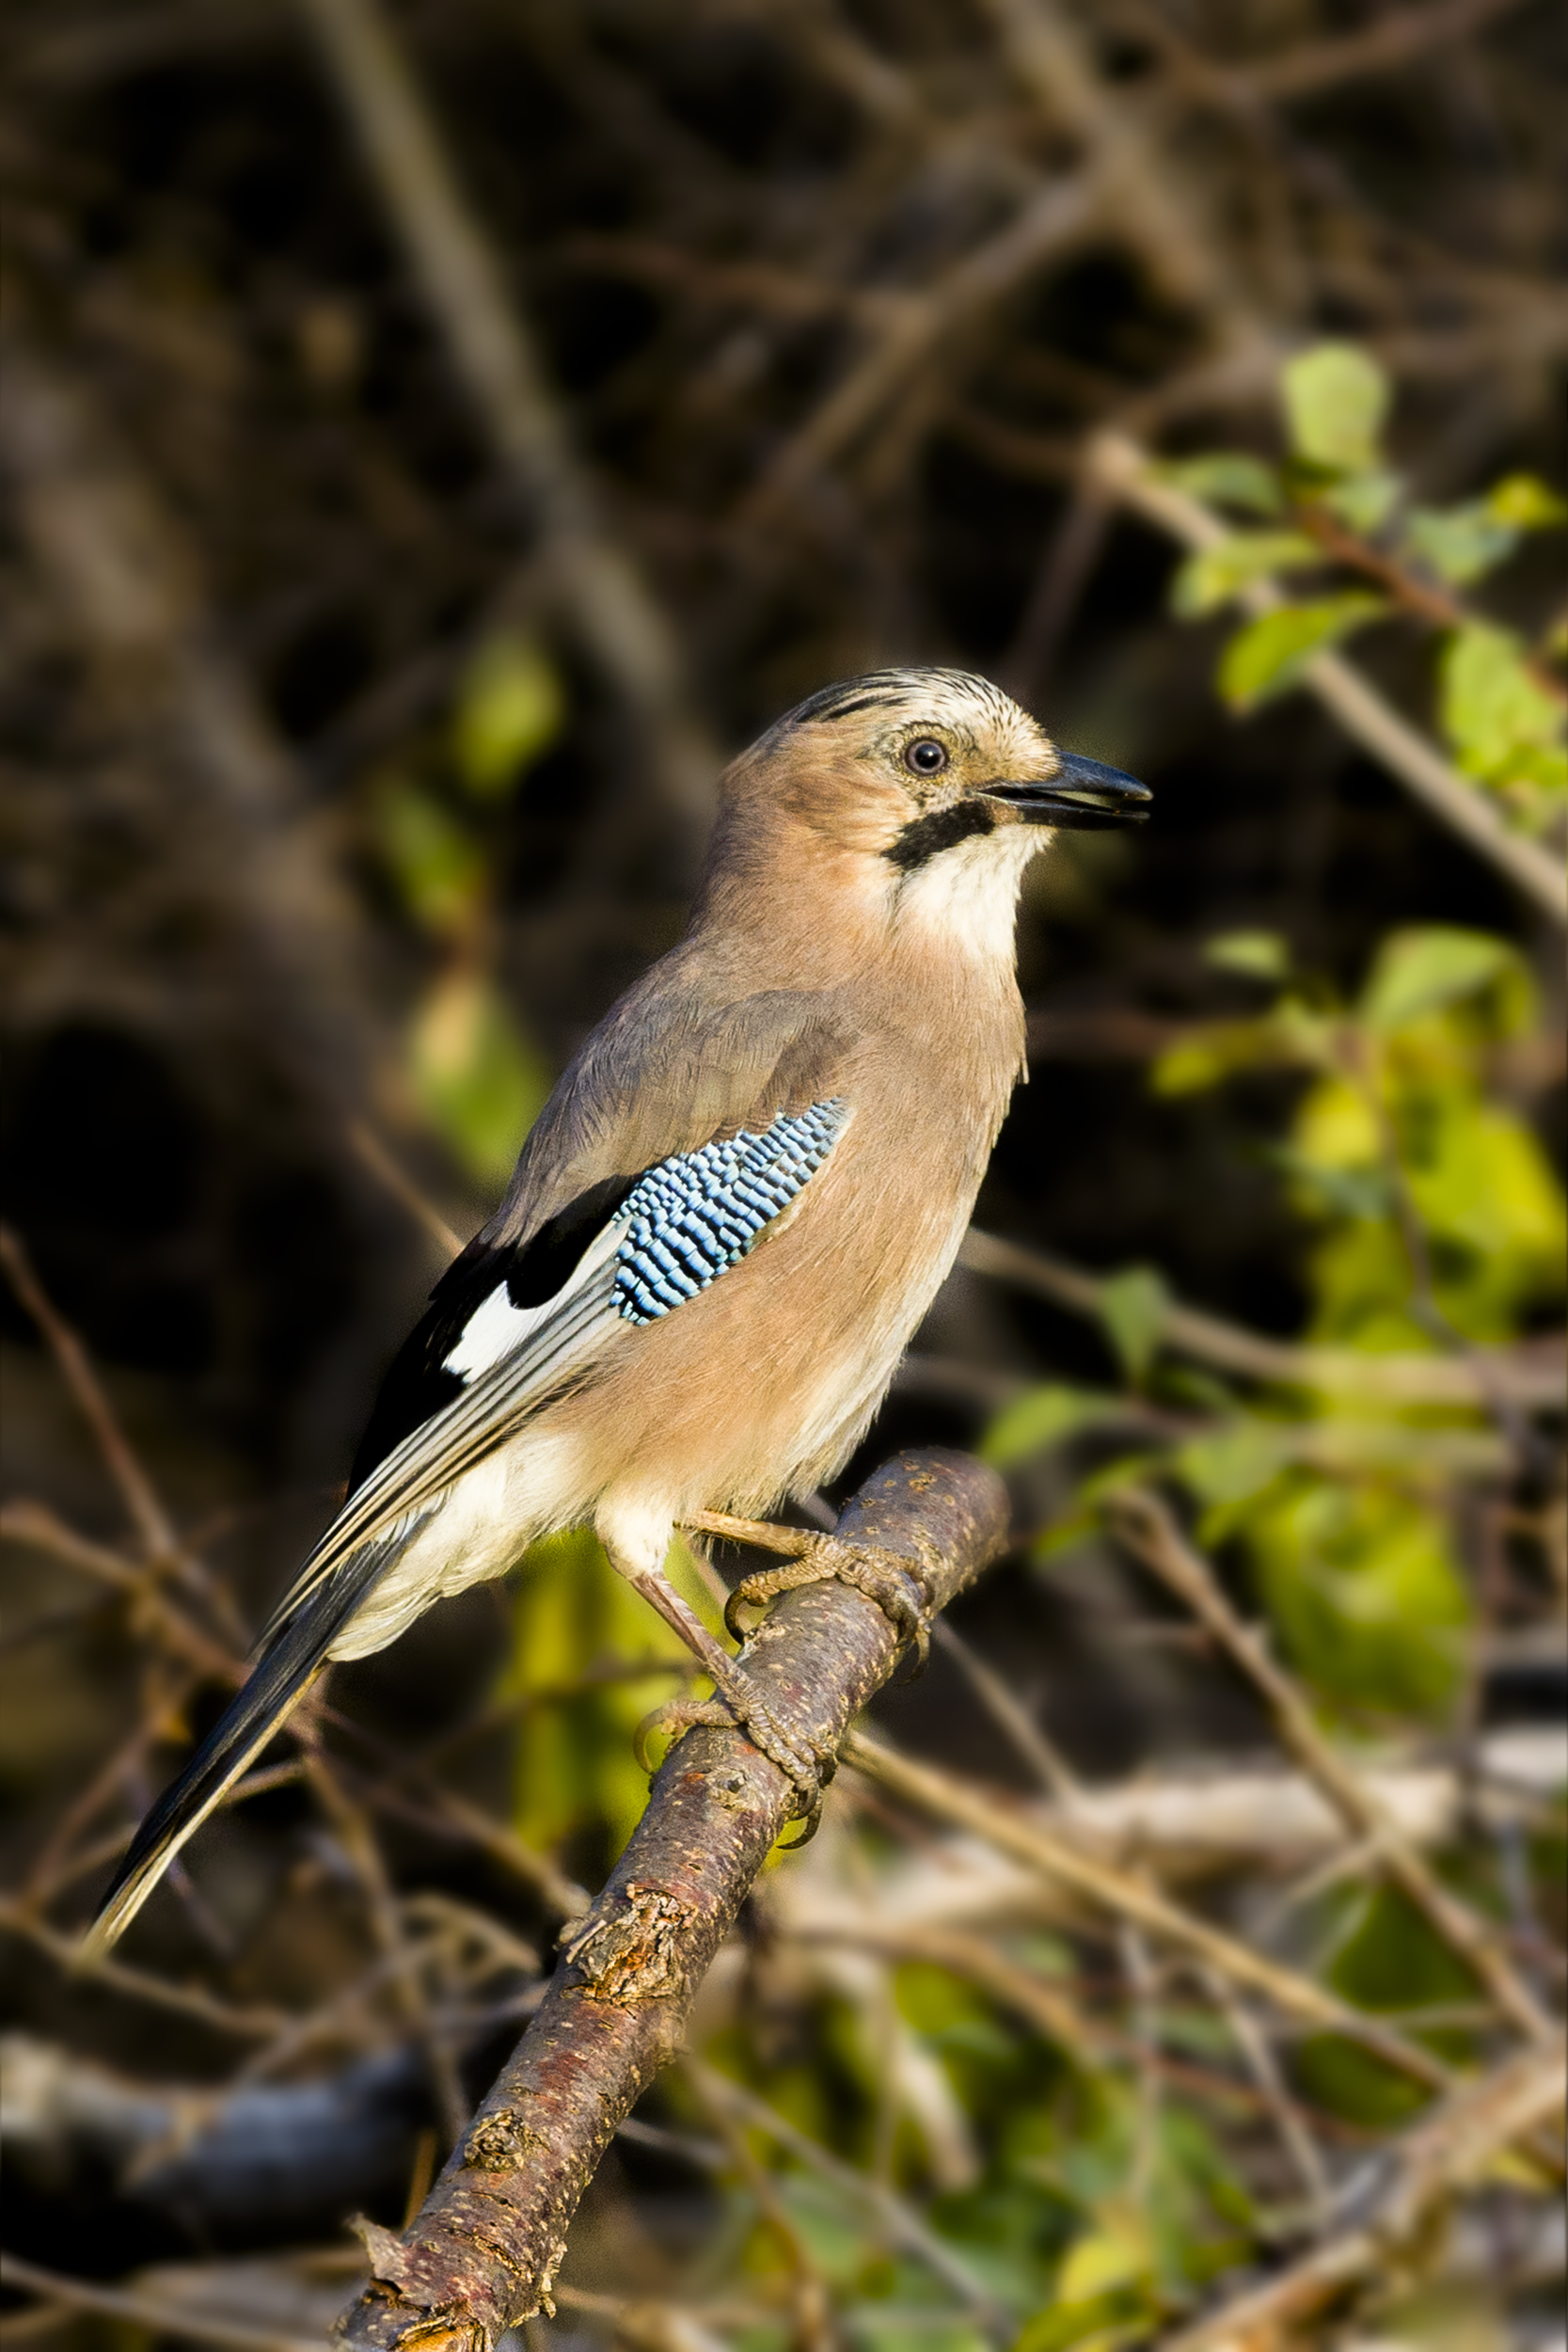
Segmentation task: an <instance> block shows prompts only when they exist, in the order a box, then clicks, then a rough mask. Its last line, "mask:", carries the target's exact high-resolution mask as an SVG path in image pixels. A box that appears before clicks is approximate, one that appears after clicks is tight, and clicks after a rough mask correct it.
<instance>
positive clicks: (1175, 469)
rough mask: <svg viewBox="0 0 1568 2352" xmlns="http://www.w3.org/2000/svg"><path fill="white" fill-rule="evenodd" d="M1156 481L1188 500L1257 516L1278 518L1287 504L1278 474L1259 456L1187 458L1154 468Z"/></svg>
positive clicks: (1235, 453) (1231, 453)
mask: <svg viewBox="0 0 1568 2352" xmlns="http://www.w3.org/2000/svg"><path fill="white" fill-rule="evenodd" d="M1155 474H1156V479H1157V480H1159V481H1161V482H1168V483H1169V484H1170V485H1171V486H1172V487H1173V488H1174V489H1178V490H1185V491H1186V492H1187V495H1188V496H1189V498H1195V499H1204V500H1207V501H1212V503H1213V504H1214V505H1216V506H1241V507H1244V508H1245V509H1246V510H1247V511H1248V512H1249V513H1251V514H1255V515H1277V514H1278V513H1279V511H1280V509H1281V508H1282V507H1283V505H1284V503H1285V498H1284V492H1283V491H1282V489H1281V487H1280V482H1279V475H1278V473H1277V472H1276V470H1275V468H1274V467H1273V466H1265V465H1264V463H1263V461H1262V459H1261V458H1260V457H1248V456H1246V455H1245V454H1244V453H1243V452H1241V451H1239V450H1214V451H1213V452H1212V453H1211V454H1210V455H1208V456H1207V457H1186V458H1182V459H1180V460H1179V462H1178V463H1177V464H1175V465H1171V466H1160V467H1157V468H1156V469H1155Z"/></svg>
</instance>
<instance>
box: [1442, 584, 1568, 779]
mask: <svg viewBox="0 0 1568 2352" xmlns="http://www.w3.org/2000/svg"><path fill="white" fill-rule="evenodd" d="M1439 688H1440V696H1441V701H1440V709H1441V717H1442V723H1443V731H1444V733H1445V734H1446V735H1447V736H1448V738H1449V741H1450V742H1451V743H1452V744H1453V746H1454V749H1455V752H1456V754H1457V755H1458V759H1459V764H1460V766H1461V767H1462V768H1463V769H1464V770H1465V772H1466V774H1468V775H1472V776H1481V777H1483V778H1485V779H1486V780H1487V781H1488V782H1497V781H1500V780H1503V779H1504V778H1506V776H1507V774H1508V771H1509V768H1510V764H1511V762H1512V761H1513V759H1514V758H1515V757H1516V755H1518V754H1519V753H1521V752H1523V751H1528V750H1530V749H1542V750H1544V749H1546V748H1548V747H1555V745H1556V744H1557V743H1558V741H1559V739H1560V733H1561V726H1562V716H1563V713H1562V706H1561V704H1560V703H1559V702H1558V701H1557V700H1556V699H1555V697H1554V696H1553V695H1551V694H1549V693H1548V692H1547V691H1546V690H1545V688H1544V687H1543V686H1540V685H1538V684H1537V683H1536V681H1535V679H1534V678H1532V677H1531V676H1530V675H1529V672H1528V669H1527V668H1526V667H1525V661H1524V647H1523V646H1522V644H1520V642H1519V639H1518V638H1517V637H1515V636H1514V634H1513V630H1512V629H1507V628H1497V627H1496V626H1495V624H1494V623H1492V622H1490V621H1472V622H1470V623H1468V624H1467V625H1466V626H1465V628H1457V629H1455V630H1454V631H1453V632H1452V634H1451V635H1450V636H1449V639H1448V642H1447V644H1445V645H1444V648H1443V655H1442V661H1441V664H1440V669H1439Z"/></svg>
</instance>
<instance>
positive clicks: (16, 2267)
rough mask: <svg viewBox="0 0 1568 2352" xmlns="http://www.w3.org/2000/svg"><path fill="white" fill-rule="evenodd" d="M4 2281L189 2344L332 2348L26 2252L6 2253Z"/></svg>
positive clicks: (239, 2349)
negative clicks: (73, 2272)
mask: <svg viewBox="0 0 1568 2352" xmlns="http://www.w3.org/2000/svg"><path fill="white" fill-rule="evenodd" d="M0 2285H4V2286H8V2287H14V2288H16V2289H17V2290H18V2291H19V2293H21V2294H23V2295H37V2296H41V2297H42V2299H43V2300H44V2301H45V2302H46V2303H58V2304H62V2305H63V2306H64V2307H65V2308H66V2309H67V2310H68V2311H77V2312H99V2313H101V2314H102V2316H103V2318H105V2319H118V2320H119V2321H120V2322H121V2324H122V2325H125V2326H129V2327H132V2328H147V2329H150V2331H151V2332H152V2333H153V2334H154V2335H159V2336H174V2337H176V2338H177V2339H179V2340H181V2341H182V2342H184V2343H187V2344H223V2345H226V2346H231V2347H232V2352H329V2348H328V2346H327V2345H325V2344H322V2343H319V2342H318V2341H317V2340H316V2338H315V2337H313V2336H291V2335H286V2334H284V2333H283V2332H282V2331H281V2330H280V2329H278V2328H262V2327H255V2328H247V2327H245V2325H244V2324H243V2323H242V2322H240V2321H237V2320H233V2319H227V2318H225V2317H223V2316H222V2315H221V2314H220V2313H218V2312H199V2311H196V2310H192V2311H189V2312H182V2311H181V2309H180V2308H179V2306H178V2305H177V2304H175V2303H170V2302H166V2301H165V2300H164V2298H163V2297H162V2296H153V2295H138V2294H136V2293H135V2291H134V2290H131V2289H127V2288H125V2287H104V2286H99V2285H98V2284H97V2283H96V2282H95V2281H94V2280H88V2279H67V2278H63V2277H62V2276H61V2275H60V2273H59V2272H58V2271H57V2270H44V2269H42V2268H40V2265H38V2264H37V2263H30V2262H24V2261H23V2259H22V2257H21V2255H20V2254H0Z"/></svg>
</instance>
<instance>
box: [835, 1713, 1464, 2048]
mask: <svg viewBox="0 0 1568 2352" xmlns="http://www.w3.org/2000/svg"><path fill="white" fill-rule="evenodd" d="M844 1757H845V1761H846V1763H847V1764H852V1765H853V1766H854V1767H855V1769H856V1771H857V1772H865V1773H866V1774H868V1775H869V1777H870V1778H871V1779H873V1780H876V1781H879V1782H880V1783H881V1785H882V1787H883V1788H889V1789H891V1790H892V1791H893V1793H894V1794H895V1796H899V1797H902V1798H904V1799H905V1800H906V1801H907V1802H908V1803H910V1804H915V1805H917V1806H919V1807H921V1808H922V1809H923V1810H924V1811H926V1812H928V1813H933V1814H935V1815H936V1817H937V1819H938V1820H948V1821H952V1822H954V1823H955V1824H957V1825H958V1827H960V1828H963V1829H967V1830H970V1831H972V1832H973V1833H974V1836H977V1837H982V1838H984V1839H985V1840H986V1841H987V1842H988V1843H989V1844H990V1845H993V1846H996V1847H998V1848H1000V1850H1001V1851H1003V1852H1004V1853H1010V1854H1013V1855H1016V1856H1017V1858H1018V1859H1019V1860H1020V1861H1021V1862H1023V1863H1026V1864H1027V1865H1028V1866H1029V1867H1031V1868H1033V1869H1037V1870H1040V1871H1043V1872H1044V1873H1045V1875H1046V1876H1047V1877H1048V1878H1051V1879H1055V1880H1058V1881H1059V1882H1060V1883H1062V1884H1063V1885H1065V1886H1069V1887H1070V1888H1071V1889H1072V1890H1073V1892H1074V1893H1075V1894H1078V1895H1081V1896H1084V1897H1085V1898H1086V1899H1088V1901H1090V1902H1091V1903H1093V1904H1094V1905H1095V1906H1096V1907H1097V1908H1098V1909H1100V1910H1103V1911H1106V1912H1108V1913H1109V1914H1110V1915H1111V1916H1112V1917H1113V1918H1128V1919H1132V1920H1134V1921H1135V1922H1136V1923H1137V1925H1138V1926H1140V1927H1144V1928H1147V1929H1148V1931H1150V1933H1151V1934H1155V1935H1159V1936H1161V1937H1163V1938H1164V1940H1165V1941H1166V1942H1167V1943H1170V1944H1173V1945H1175V1946H1176V1947H1177V1948H1178V1949H1179V1950H1181V1951H1185V1952H1188V1953H1190V1954H1192V1955H1193V1956H1194V1957H1195V1958H1196V1959H1197V1960H1199V1961H1206V1962H1207V1963H1209V1964H1210V1965H1211V1966H1212V1967H1215V1968H1219V1969H1222V1970H1223V1971H1224V1973H1225V1974H1226V1975H1227V1976H1228V1977H1229V1978H1230V1979H1232V1980H1233V1981H1234V1982H1235V1983H1237V1984H1243V1985H1245V1986H1247V1987H1248V1989H1249V1990H1250V1991H1252V1992H1255V1993H1261V1994H1264V1995H1265V1996H1266V1997H1267V1998H1268V1999H1269V2000H1271V2001H1273V2002H1274V2004H1275V2007H1276V2008H1277V2009H1281V2010H1284V2011H1285V2013H1286V2014H1287V2016H1291V2017H1296V2018H1299V2019H1300V2020H1301V2021H1302V2022H1303V2023H1304V2024H1306V2025H1309V2026H1316V2027H1318V2028H1319V2029H1320V2030H1325V2031H1327V2032H1330V2033H1338V2034H1343V2035H1344V2036H1345V2038H1346V2039H1347V2040H1348V2041H1352V2042H1357V2043H1359V2044H1360V2046H1361V2047H1362V2048H1363V2049H1366V2050H1369V2051H1370V2052H1371V2053H1372V2055H1373V2056H1374V2057H1376V2058H1381V2059H1382V2060H1383V2062H1384V2064H1385V2065H1386V2066H1390V2067H1392V2068H1394V2069H1395V2070H1396V2072H1398V2073H1400V2074H1407V2075H1408V2076H1409V2077H1410V2079H1411V2080H1412V2081H1413V2082H1418V2083H1421V2084H1423V2085H1425V2086H1426V2087H1427V2088H1428V2089H1441V2088H1443V2087H1444V2086H1446V2085H1447V2084H1448V2083H1449V2080H1450V2079H1451V2078H1450V2076H1449V2070H1448V2068H1447V2067H1446V2066H1444V2065H1443V2064H1442V2063H1441V2061H1440V2060H1439V2059H1437V2058H1433V2055H1432V2053H1431V2052H1430V2051H1429V2050H1425V2049H1422V2048H1421V2046H1420V2045H1419V2043H1418V2042H1411V2041H1409V2040H1408V2039H1407V2038H1406V2037H1405V2036H1404V2035H1403V2034H1401V2033H1397V2032H1395V2031H1394V2030H1393V2029H1392V2028H1390V2027H1388V2026H1384V2025H1382V2024H1380V2023H1379V2022H1378V2020H1376V2019H1375V2018H1372V2017H1369V2016H1367V2015H1366V2014H1365V2013H1364V2012H1363V2011H1361V2010H1355V2009H1352V2008H1351V2007H1350V2005H1349V2004H1348V2003H1347V2002H1344V2001H1341V2000H1339V1999H1338V1997H1337V1996H1336V1995H1335V1994H1332V1993H1328V1992H1325V1991H1324V1990H1323V1987H1322V1986H1320V1985H1317V1984H1314V1983H1313V1982H1312V1981H1311V1980H1310V1979H1308V1978H1307V1977H1302V1976H1298V1975H1296V1974H1295V1972H1294V1971H1293V1970H1292V1969H1289V1968H1285V1967H1282V1966H1280V1965H1279V1963H1277V1962H1275V1961H1272V1960H1269V1959H1267V1958H1265V1956H1264V1955H1263V1954H1262V1953H1261V1952H1255V1951H1253V1950H1252V1949H1251V1948H1250V1947H1248V1946H1247V1945H1244V1944H1239V1943H1237V1942H1236V1940H1235V1938H1234V1937H1232V1936H1228V1935H1227V1934H1225V1933H1224V1932H1223V1931H1222V1930H1220V1929H1218V1928H1214V1927H1211V1926H1210V1925H1209V1923H1208V1922H1207V1921H1206V1920H1203V1919H1199V1918H1197V1917H1196V1916H1195V1915H1193V1914H1192V1913H1191V1912H1186V1911H1182V1910H1180V1909H1179V1907H1178V1906H1177V1905H1176V1904H1174V1903H1172V1902H1170V1901H1168V1900H1167V1899H1166V1898H1165V1897H1164V1896H1163V1895H1161V1894H1159V1893H1158V1892H1156V1890H1155V1889H1154V1888H1152V1887H1150V1886H1148V1885H1146V1884H1145V1883H1144V1882H1143V1881H1142V1880H1139V1879H1136V1878H1133V1877H1132V1876H1131V1875H1130V1874H1129V1873H1128V1872H1127V1871H1125V1870H1119V1869H1117V1868H1116V1867H1114V1865H1112V1864H1110V1863H1108V1862H1105V1861H1102V1860H1101V1859H1099V1858H1098V1857H1095V1856H1091V1855H1089V1854H1086V1853H1085V1852H1084V1851H1083V1849H1082V1847H1080V1846H1075V1845H1073V1844H1072V1843H1071V1842H1070V1841H1069V1839H1068V1838H1067V1837H1065V1836H1061V1835H1059V1834H1058V1833H1057V1832H1056V1831H1054V1830H1052V1829H1049V1828H1047V1827H1045V1826H1044V1825H1043V1824H1042V1823H1040V1822H1039V1821H1037V1820H1028V1819H1026V1818H1025V1817H1024V1816H1023V1815H1022V1814H1019V1813H1015V1812H1013V1811H1011V1810H1009V1809H1008V1807H1006V1805H1004V1804H999V1803H998V1802H997V1800H996V1798H995V1797H994V1796H990V1795H986V1794H982V1793H981V1792H980V1791H979V1790H978V1789H972V1788H968V1787H966V1786H965V1785H964V1783H963V1782H961V1781H959V1780H958V1779H956V1778H955V1777H954V1775H953V1774H952V1773H950V1772H936V1771H934V1770H933V1769H932V1767H931V1766H930V1765H928V1764H916V1763H914V1762H913V1761H911V1758H909V1757H908V1756H895V1754H894V1753H893V1751H892V1750H891V1749H890V1748H886V1747H884V1746H883V1745H882V1744H881V1742H880V1741H879V1740H872V1739H870V1738H868V1737H867V1735H866V1734H865V1733H864V1732H859V1731H857V1732H852V1733H851V1734H850V1735H849V1738H848V1739H847V1740H846V1741H845V1745H844Z"/></svg>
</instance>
